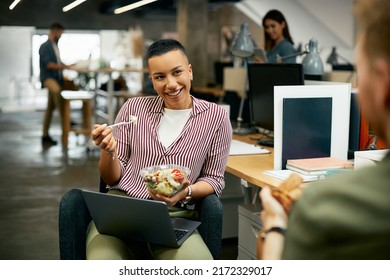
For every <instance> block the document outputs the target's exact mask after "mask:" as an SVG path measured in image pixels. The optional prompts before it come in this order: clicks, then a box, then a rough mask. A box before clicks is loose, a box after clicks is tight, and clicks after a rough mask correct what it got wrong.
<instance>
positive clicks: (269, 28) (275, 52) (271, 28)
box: [263, 10, 296, 63]
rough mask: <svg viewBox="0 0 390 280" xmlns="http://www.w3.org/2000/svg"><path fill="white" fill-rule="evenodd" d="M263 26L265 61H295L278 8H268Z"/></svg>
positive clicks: (291, 41) (287, 30)
mask: <svg viewBox="0 0 390 280" xmlns="http://www.w3.org/2000/svg"><path fill="white" fill-rule="evenodd" d="M263 27H264V49H265V51H266V52H267V61H266V62H268V63H280V62H281V63H296V60H295V58H296V57H295V56H293V55H294V54H295V53H296V50H295V48H294V42H293V40H292V38H291V36H290V31H289V29H288V24H287V21H286V18H285V17H284V15H283V14H282V13H281V12H280V11H278V10H270V11H269V12H267V14H266V15H265V16H264V18H263ZM283 57H286V58H284V59H283Z"/></svg>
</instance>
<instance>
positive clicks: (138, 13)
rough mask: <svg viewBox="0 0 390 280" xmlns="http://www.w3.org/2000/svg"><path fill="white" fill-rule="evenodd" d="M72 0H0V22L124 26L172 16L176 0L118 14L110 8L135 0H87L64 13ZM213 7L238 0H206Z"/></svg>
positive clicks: (75, 27) (95, 26)
mask: <svg viewBox="0 0 390 280" xmlns="http://www.w3.org/2000/svg"><path fill="white" fill-rule="evenodd" d="M72 1H73V0H24V1H23V0H22V1H21V2H20V3H19V4H18V5H17V6H16V7H15V8H14V9H13V10H12V11H10V10H9V9H8V7H9V5H10V4H11V3H12V2H13V0H2V1H0V26H2V25H11V26H35V27H36V28H38V29H39V28H44V29H47V28H48V26H49V25H50V24H51V23H52V22H55V21H56V22H61V23H62V24H63V25H64V26H65V27H66V28H67V29H127V28H128V27H129V26H130V25H133V24H135V23H137V22H139V21H141V22H142V21H145V20H146V21H147V20H153V21H156V20H175V17H176V6H177V2H178V1H179V0H159V1H156V2H154V3H151V4H149V5H145V6H143V7H139V8H137V9H135V10H133V11H129V12H126V13H123V14H120V15H114V14H113V10H114V9H115V8H117V7H120V6H123V5H125V4H129V3H133V2H135V1H134V0H89V1H86V2H84V3H82V4H80V5H79V6H78V7H76V8H74V9H72V10H70V11H69V12H67V13H64V12H62V7H64V6H66V5H68V4H69V3H71V2H72ZM208 2H209V7H210V8H213V7H215V6H218V5H223V4H226V3H229V2H239V0H208Z"/></svg>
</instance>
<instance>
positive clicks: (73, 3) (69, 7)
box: [62, 0, 86, 12]
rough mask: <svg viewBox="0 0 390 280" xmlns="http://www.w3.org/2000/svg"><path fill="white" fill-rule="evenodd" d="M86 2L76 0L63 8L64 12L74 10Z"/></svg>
mask: <svg viewBox="0 0 390 280" xmlns="http://www.w3.org/2000/svg"><path fill="white" fill-rule="evenodd" d="M85 1H86V0H76V1H74V2H72V3H70V4H69V5H66V6H65V7H63V8H62V11H63V12H67V11H69V10H71V9H73V8H74V7H76V6H78V5H80V4H81V3H83V2H85Z"/></svg>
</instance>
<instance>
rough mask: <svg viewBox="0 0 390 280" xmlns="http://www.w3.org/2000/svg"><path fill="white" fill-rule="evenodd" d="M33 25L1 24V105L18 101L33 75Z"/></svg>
mask: <svg viewBox="0 0 390 280" xmlns="http://www.w3.org/2000/svg"><path fill="white" fill-rule="evenodd" d="M34 30H35V29H34V28H33V27H20V26H0V42H1V44H0V61H1V63H0V106H1V105H3V104H6V103H10V102H15V101H18V100H17V98H18V96H17V95H18V94H20V92H19V90H20V88H19V89H18V87H20V86H22V85H23V84H26V82H28V80H29V78H30V75H31V48H32V46H31V36H32V34H33V33H34Z"/></svg>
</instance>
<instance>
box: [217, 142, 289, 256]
mask: <svg viewBox="0 0 390 280" xmlns="http://www.w3.org/2000/svg"><path fill="white" fill-rule="evenodd" d="M259 137H260V134H255V135H245V136H242V135H234V137H233V138H234V139H236V140H240V141H243V142H247V143H250V144H255V143H256V141H255V140H251V139H250V138H259ZM266 148H267V149H268V150H269V151H270V152H271V153H269V154H260V155H244V156H229V159H228V163H227V166H226V172H227V173H229V175H230V174H231V175H233V176H235V177H238V178H240V179H241V188H242V189H243V190H244V192H245V195H246V197H245V198H244V203H241V204H238V205H237V207H236V210H235V213H234V217H237V218H236V219H237V220H235V221H232V219H231V217H232V216H233V215H232V213H230V219H229V220H228V221H226V222H227V223H230V224H231V225H230V226H232V225H234V226H235V227H236V229H237V236H238V256H237V259H238V260H255V259H256V240H257V233H258V232H259V230H260V229H261V227H262V222H261V220H260V218H259V213H260V211H261V206H260V205H259V203H256V204H255V203H254V199H257V197H258V191H259V189H260V187H262V186H265V185H268V186H271V187H277V186H279V185H280V183H281V182H282V180H280V179H277V178H274V177H271V176H269V175H265V174H263V171H267V170H272V169H273V165H274V149H273V148H269V147H266ZM225 178H227V179H229V176H225ZM230 182H234V180H231V179H230ZM230 182H226V184H227V185H229V184H230ZM251 186H254V187H255V188H254V189H255V193H254V194H252V193H251V191H252V189H253V188H251ZM234 187H237V182H236V183H235V186H234ZM251 196H253V198H251ZM221 200H222V203H223V196H222V198H221ZM250 202H252V204H249V203H250ZM224 214H225V213H224ZM224 216H225V215H224ZM224 218H225V217H224ZM224 222H225V221H224Z"/></svg>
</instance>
